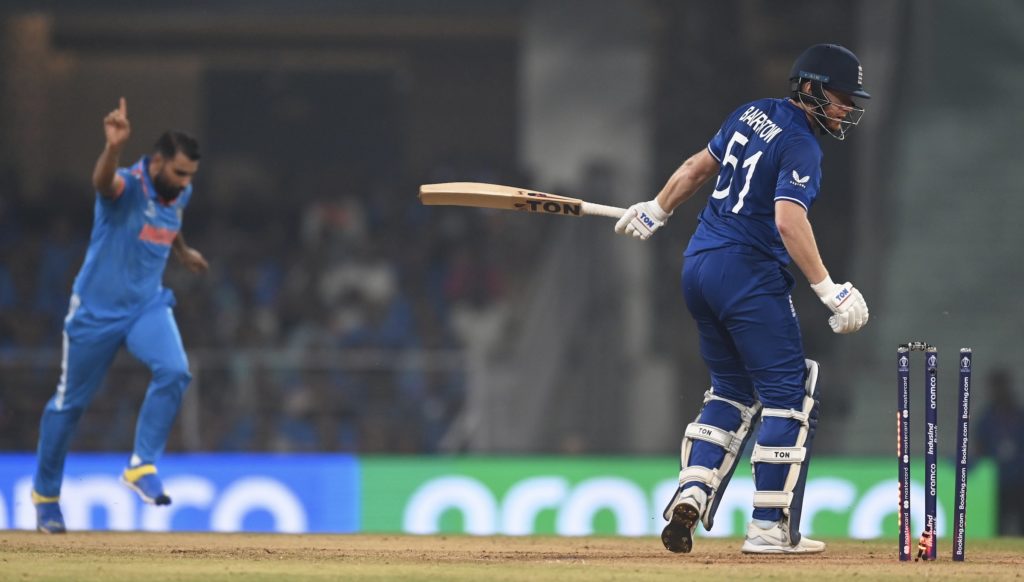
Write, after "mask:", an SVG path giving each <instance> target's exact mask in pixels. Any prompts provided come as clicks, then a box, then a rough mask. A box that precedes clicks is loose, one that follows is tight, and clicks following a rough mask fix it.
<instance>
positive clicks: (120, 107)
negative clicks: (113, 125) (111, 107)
mask: <svg viewBox="0 0 1024 582" xmlns="http://www.w3.org/2000/svg"><path fill="white" fill-rule="evenodd" d="M117 110H118V111H119V112H120V113H121V115H124V116H127V115H128V102H127V101H125V99H124V97H121V103H120V104H119V105H118V107H117Z"/></svg>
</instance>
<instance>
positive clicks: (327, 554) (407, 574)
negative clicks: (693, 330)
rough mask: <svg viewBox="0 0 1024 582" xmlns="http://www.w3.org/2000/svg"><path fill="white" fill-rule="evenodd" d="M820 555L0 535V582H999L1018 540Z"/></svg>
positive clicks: (465, 540)
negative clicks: (932, 557) (921, 556)
mask: <svg viewBox="0 0 1024 582" xmlns="http://www.w3.org/2000/svg"><path fill="white" fill-rule="evenodd" d="M827 541H828V543H829V546H828V549H827V550H826V552H825V553H824V554H822V555H818V556H806V557H793V556H774V557H765V556H746V555H743V554H741V553H740V552H739V546H740V541H739V540H736V539H726V540H721V539H698V540H696V547H695V548H694V552H693V553H692V554H687V555H676V554H671V553H669V552H666V551H665V550H664V549H662V547H661V542H660V541H659V540H657V539H656V538H609V537H599V538H595V537H589V538H554V537H551V538H546V537H527V538H519V537H515V538H509V537H468V536H422V537H420V536H395V535H391V536H388V535H251V534H181V533H173V534H154V533H107V532H102V533H101V532H83V533H71V534H68V535H64V536H46V535H43V534H37V533H34V532H22V531H0V579H2V580H76V581H81V582H87V581H92V580H96V581H103V582H110V581H119V580H126V581H127V580H133V581H134V580H145V581H147V582H155V581H158V580H204V581H218V580H467V581H468V580H487V581H489V582H491V581H501V580H530V581H547V580H551V581H555V580H557V581H576V580H578V581H580V582H596V581H598V580H666V581H668V580H671V581H673V582H678V581H680V580H688V579H693V580H702V581H709V582H710V581H718V580H800V579H805V580H812V579H813V580H827V581H828V582H833V581H836V580H901V579H910V578H918V577H927V578H928V579H930V580H954V579H955V580H1003V579H1006V580H1009V579H1015V578H1018V577H1019V572H1020V571H1021V570H1022V567H1024V538H1015V539H997V540H978V541H973V542H969V545H968V550H967V561H966V562H963V563H957V562H953V561H951V559H950V556H949V553H950V552H949V545H948V543H946V544H942V543H941V541H940V556H939V561H937V562H932V563H913V562H910V563H899V562H898V561H897V560H896V557H895V556H896V548H895V546H896V544H895V542H893V541H884V542H883V541H853V540H839V539H835V540H827Z"/></svg>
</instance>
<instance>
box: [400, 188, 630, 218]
mask: <svg viewBox="0 0 1024 582" xmlns="http://www.w3.org/2000/svg"><path fill="white" fill-rule="evenodd" d="M419 197H420V202H422V203H423V204H427V205H432V206H433V205H442V206H473V207H476V208H497V209H499V210H524V211H526V212H536V213H539V214H559V215H562V216H606V217H608V218H620V217H621V216H622V215H623V214H625V213H626V209H625V208H618V207H615V206H605V205H604V204H594V203H593V202H584V201H583V200H580V199H578V198H569V197H567V196H559V195H557V194H545V193H544V192H536V191H534V190H526V189H524V188H513V187H512V186H500V185H498V184H485V183H483V182H447V183H444V184H423V185H422V186H420V196H419Z"/></svg>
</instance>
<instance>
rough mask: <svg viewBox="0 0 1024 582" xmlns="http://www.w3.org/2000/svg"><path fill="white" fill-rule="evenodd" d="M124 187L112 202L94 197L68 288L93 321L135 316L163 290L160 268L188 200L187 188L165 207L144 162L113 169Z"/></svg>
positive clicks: (144, 157) (146, 161)
mask: <svg viewBox="0 0 1024 582" xmlns="http://www.w3.org/2000/svg"><path fill="white" fill-rule="evenodd" d="M117 175H119V176H121V178H122V179H123V180H124V188H123V189H122V191H121V193H120V194H118V195H117V197H115V198H113V199H108V198H105V197H103V196H101V195H99V194H97V195H96V204H95V209H94V212H93V225H92V235H91V236H90V238H89V249H88V250H87V251H86V253H85V261H84V262H83V264H82V268H81V270H80V271H79V272H78V276H77V277H76V278H75V284H74V287H73V292H74V294H75V295H76V296H77V297H78V300H79V302H80V304H81V306H82V307H83V308H85V310H86V312H87V313H89V314H90V315H91V316H93V317H95V318H96V319H98V320H111V319H119V318H122V317H129V316H132V315H134V314H136V313H138V312H139V311H140V310H141V309H142V308H143V307H145V306H146V305H147V304H148V303H149V302H150V301H151V300H153V299H154V298H155V297H156V296H158V295H159V294H160V293H161V291H162V290H163V275H164V267H166V266H167V257H168V256H170V254H171V244H172V243H173V242H174V239H175V237H177V236H178V231H179V230H181V219H182V213H183V211H184V209H185V206H186V205H187V204H188V201H189V199H190V198H191V197H192V186H191V185H189V186H188V187H186V188H185V189H184V190H182V192H181V194H180V195H179V196H178V197H177V198H176V199H175V200H174V201H173V202H171V203H169V204H165V203H164V202H163V201H162V200H161V199H160V197H159V196H157V193H156V189H155V188H154V187H153V182H152V181H151V180H150V178H149V157H148V156H143V157H142V158H141V159H140V160H139V161H138V162H136V163H135V165H133V166H132V167H131V168H119V169H118V170H117Z"/></svg>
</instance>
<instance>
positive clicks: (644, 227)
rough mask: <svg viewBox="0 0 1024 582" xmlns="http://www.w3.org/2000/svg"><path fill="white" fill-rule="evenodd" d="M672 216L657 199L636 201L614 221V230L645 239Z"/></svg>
mask: <svg viewBox="0 0 1024 582" xmlns="http://www.w3.org/2000/svg"><path fill="white" fill-rule="evenodd" d="M669 216H672V213H671V212H665V211H664V210H662V209H661V205H660V204H658V200H657V199H654V200H648V201H647V202H638V203H636V204H634V205H632V206H630V207H629V208H627V209H626V213H625V214H623V215H622V218H620V219H619V221H618V222H616V223H615V232H617V233H618V234H625V235H628V236H632V237H633V238H638V239H640V240H647V239H649V238H651V235H652V234H654V232H655V231H656V230H658V229H659V228H661V227H662V225H664V224H665V222H666V221H667V220H668V217H669Z"/></svg>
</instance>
